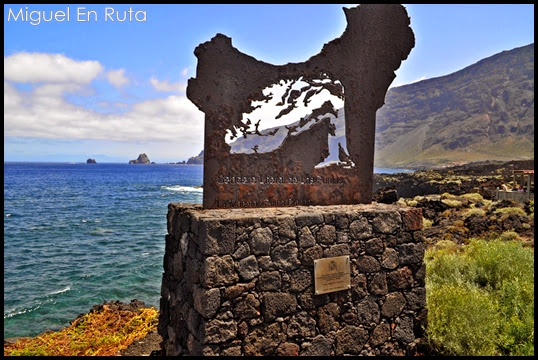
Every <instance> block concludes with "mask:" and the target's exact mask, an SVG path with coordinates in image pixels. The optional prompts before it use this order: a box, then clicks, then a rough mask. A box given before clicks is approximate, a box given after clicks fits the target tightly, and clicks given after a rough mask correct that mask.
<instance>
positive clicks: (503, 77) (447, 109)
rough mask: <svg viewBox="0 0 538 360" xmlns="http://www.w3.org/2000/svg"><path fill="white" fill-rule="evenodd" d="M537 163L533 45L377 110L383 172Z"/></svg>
mask: <svg viewBox="0 0 538 360" xmlns="http://www.w3.org/2000/svg"><path fill="white" fill-rule="evenodd" d="M528 158H534V44H530V45H527V46H524V47H520V48H516V49H513V50H510V51H503V52H501V53H499V54H496V55H494V56H491V57H489V58H486V59H483V60H481V61H479V62H477V63H476V64H474V65H471V66H469V67H467V68H465V69H463V70H460V71H458V72H455V73H453V74H450V75H447V76H443V77H439V78H434V79H429V80H424V81H420V82H417V83H413V84H409V85H404V86H401V87H397V88H393V89H390V90H389V91H388V93H387V96H386V99H385V105H384V106H383V107H382V108H381V109H379V110H378V112H377V127H376V155H375V163H376V166H378V167H418V166H439V165H447V164H450V163H459V162H469V161H478V160H501V161H507V160H513V159H528Z"/></svg>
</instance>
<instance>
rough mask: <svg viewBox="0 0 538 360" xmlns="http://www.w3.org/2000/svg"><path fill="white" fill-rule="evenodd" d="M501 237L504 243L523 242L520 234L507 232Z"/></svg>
mask: <svg viewBox="0 0 538 360" xmlns="http://www.w3.org/2000/svg"><path fill="white" fill-rule="evenodd" d="M522 225H523V224H522ZM499 237H500V239H501V240H503V241H510V240H521V238H520V237H519V234H518V233H517V232H515V231H505V232H503V233H502V234H501V235H499Z"/></svg>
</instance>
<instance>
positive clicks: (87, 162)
mask: <svg viewBox="0 0 538 360" xmlns="http://www.w3.org/2000/svg"><path fill="white" fill-rule="evenodd" d="M86 164H97V162H96V161H95V159H92V158H89V159H88V160H86Z"/></svg>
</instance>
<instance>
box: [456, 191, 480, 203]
mask: <svg viewBox="0 0 538 360" xmlns="http://www.w3.org/2000/svg"><path fill="white" fill-rule="evenodd" d="M461 197H462V198H464V199H468V200H471V201H472V202H474V203H479V202H483V201H484V198H483V197H482V195H480V194H478V193H468V194H463V195H461Z"/></svg>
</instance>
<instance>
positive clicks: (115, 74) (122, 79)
mask: <svg viewBox="0 0 538 360" xmlns="http://www.w3.org/2000/svg"><path fill="white" fill-rule="evenodd" d="M106 78H107V79H108V81H109V82H110V83H111V84H112V85H114V86H115V87H117V88H120V87H122V86H124V85H127V84H128V83H129V79H128V78H127V77H126V76H125V69H119V70H110V71H108V72H107V73H106Z"/></svg>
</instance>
